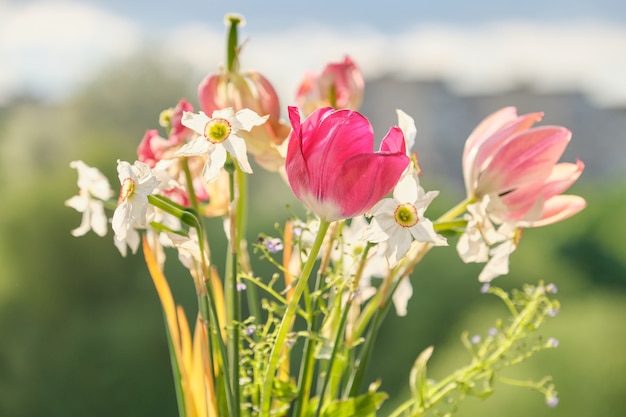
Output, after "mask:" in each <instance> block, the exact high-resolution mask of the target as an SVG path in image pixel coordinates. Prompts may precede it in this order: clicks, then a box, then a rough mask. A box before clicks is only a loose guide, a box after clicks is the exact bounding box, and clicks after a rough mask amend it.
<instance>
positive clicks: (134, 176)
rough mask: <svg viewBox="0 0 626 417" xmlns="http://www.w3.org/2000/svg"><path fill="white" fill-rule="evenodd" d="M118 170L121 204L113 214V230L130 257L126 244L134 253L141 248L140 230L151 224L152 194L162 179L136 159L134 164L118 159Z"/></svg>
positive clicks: (119, 246) (123, 252)
mask: <svg viewBox="0 0 626 417" xmlns="http://www.w3.org/2000/svg"><path fill="white" fill-rule="evenodd" d="M117 173H118V176H119V179H120V184H121V187H120V196H119V202H118V206H117V208H116V209H115V212H114V213H113V222H112V226H113V231H114V232H115V239H114V242H115V245H116V246H117V248H118V249H119V251H120V253H121V254H122V256H126V247H127V246H129V247H130V248H131V250H132V252H133V253H135V252H136V251H137V248H138V247H139V241H140V239H139V233H138V232H137V229H143V228H145V227H146V225H147V223H148V219H147V217H148V216H147V214H148V213H147V212H148V195H149V194H152V192H153V191H154V190H155V189H156V188H157V187H158V185H159V180H158V179H157V177H156V176H155V175H154V174H153V172H152V170H151V169H150V167H149V166H148V165H147V164H144V163H143V162H140V161H135V163H134V164H133V165H131V164H129V163H128V162H126V161H119V160H118V161H117Z"/></svg>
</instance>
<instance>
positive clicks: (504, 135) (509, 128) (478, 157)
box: [464, 113, 543, 192]
mask: <svg viewBox="0 0 626 417" xmlns="http://www.w3.org/2000/svg"><path fill="white" fill-rule="evenodd" d="M542 117H543V113H530V114H525V115H523V116H519V117H518V118H517V119H515V120H513V121H511V122H509V123H507V124H505V125H504V126H502V127H501V128H500V129H499V130H498V131H496V132H494V133H493V134H492V135H490V136H489V137H488V138H486V139H485V140H483V141H482V143H481V144H480V147H475V148H474V149H473V150H472V151H471V152H470V154H469V155H468V160H467V161H465V160H464V163H468V164H469V163H471V165H470V166H469V169H468V168H464V170H465V171H467V172H468V176H467V177H466V178H468V179H469V180H470V181H469V182H468V184H469V188H468V189H467V190H468V192H470V191H471V190H472V189H473V187H475V186H476V180H477V179H478V176H479V173H480V172H482V171H483V170H484V169H485V168H486V167H487V165H488V164H489V162H491V160H492V158H493V157H494V156H495V154H496V151H497V150H498V149H499V148H501V147H502V146H504V144H506V143H507V142H508V141H510V140H512V139H513V138H514V137H515V135H516V134H518V133H520V132H524V131H526V130H528V129H530V128H531V127H532V126H533V125H534V124H535V123H536V122H538V121H540V120H541V118H542Z"/></svg>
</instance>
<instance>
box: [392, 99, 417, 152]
mask: <svg viewBox="0 0 626 417" xmlns="http://www.w3.org/2000/svg"><path fill="white" fill-rule="evenodd" d="M396 113H397V114H398V127H399V128H400V129H401V130H402V133H404V141H405V142H406V152H407V154H408V155H409V156H410V155H411V149H413V146H414V145H415V136H416V135H417V128H416V127H415V120H413V118H412V117H411V116H409V115H408V114H406V113H405V112H403V111H402V110H400V109H396Z"/></svg>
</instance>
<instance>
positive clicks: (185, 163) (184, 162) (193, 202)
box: [179, 157, 200, 213]
mask: <svg viewBox="0 0 626 417" xmlns="http://www.w3.org/2000/svg"><path fill="white" fill-rule="evenodd" d="M179 163H180V166H181V167H182V169H183V172H184V173H185V183H186V184H187V196H188V197H189V205H190V206H191V207H192V208H193V209H194V210H196V211H197V212H198V213H200V204H199V203H198V197H197V196H196V190H195V189H194V188H193V177H192V176H191V170H190V169H189V159H188V158H187V157H183V158H180V159H179Z"/></svg>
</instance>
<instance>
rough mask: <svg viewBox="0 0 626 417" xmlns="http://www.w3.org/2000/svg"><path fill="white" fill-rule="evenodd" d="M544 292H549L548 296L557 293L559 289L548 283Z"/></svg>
mask: <svg viewBox="0 0 626 417" xmlns="http://www.w3.org/2000/svg"><path fill="white" fill-rule="evenodd" d="M546 291H547V292H549V293H550V294H556V293H557V292H558V291H559V289H558V288H557V287H556V285H555V284H552V283H550V284H548V285H546Z"/></svg>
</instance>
